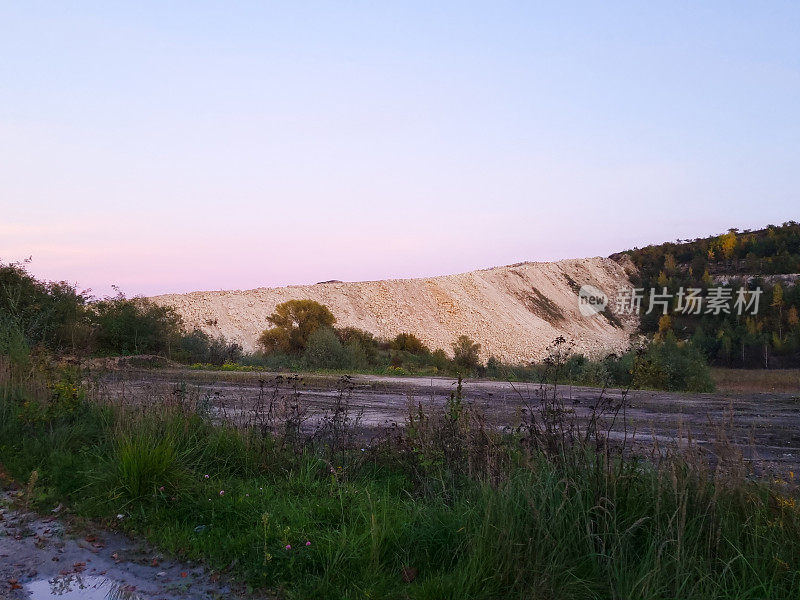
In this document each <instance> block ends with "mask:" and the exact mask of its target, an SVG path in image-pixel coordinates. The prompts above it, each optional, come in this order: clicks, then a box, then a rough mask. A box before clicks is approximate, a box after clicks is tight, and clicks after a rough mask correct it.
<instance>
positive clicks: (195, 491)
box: [0, 356, 800, 599]
mask: <svg viewBox="0 0 800 600" xmlns="http://www.w3.org/2000/svg"><path fill="white" fill-rule="evenodd" d="M18 359H19V357H17V358H16V359H12V358H10V357H8V356H6V357H4V358H2V359H0V463H2V465H3V467H4V470H5V471H7V472H8V473H10V474H11V475H12V476H13V477H14V478H16V480H17V481H19V482H20V483H22V484H23V497H22V500H23V502H25V503H26V504H27V505H28V506H29V507H33V508H36V509H39V510H41V511H48V510H50V509H52V508H53V507H54V506H55V505H57V504H58V503H64V504H65V505H67V506H68V507H69V509H70V510H71V511H72V512H73V513H74V514H76V515H79V516H82V517H87V518H92V519H96V520H99V521H100V522H101V523H103V524H105V526H106V527H112V528H121V529H123V530H125V531H127V532H130V533H133V534H137V535H143V536H145V537H147V538H148V539H149V540H151V541H152V542H154V543H156V544H157V545H158V546H159V547H160V548H162V549H163V550H164V551H167V552H171V553H173V554H175V555H176V556H178V557H181V558H184V559H187V558H192V559H200V560H203V561H205V562H206V563H207V564H208V565H209V566H210V567H211V568H212V569H214V570H216V571H218V572H222V571H225V572H228V573H230V574H231V575H233V576H235V577H237V578H241V579H242V580H244V581H246V582H247V583H248V584H249V585H250V586H252V587H254V588H258V589H264V590H272V591H275V592H277V593H278V595H279V596H281V597H286V598H312V597H313V598H430V599H441V598H453V599H469V598H475V599H478V598H487V599H488V598H526V599H529V598H542V599H545V598H546V599H550V598H609V599H610V598H637V599H667V598H669V599H672V598H682V599H690V598H698V599H700V598H702V599H710V598H736V599H746V598H759V599H762V598H776V599H777V598H794V597H797V595H798V593H800V513H798V509H797V507H796V505H795V498H794V496H793V493H794V492H793V489H792V488H791V486H790V485H789V484H788V483H786V482H776V483H759V482H755V481H753V480H752V479H750V478H749V477H748V476H747V473H746V471H745V470H744V469H743V466H742V463H741V462H738V461H736V460H729V461H726V462H720V463H719V464H718V465H717V468H716V469H710V468H708V467H707V465H706V463H705V462H704V461H702V460H700V459H699V458H698V455H697V454H696V453H694V452H691V451H690V452H686V453H681V454H677V453H670V454H668V455H664V456H662V457H661V458H659V459H658V460H656V461H655V462H643V461H639V460H636V459H635V458H633V457H631V456H630V455H629V454H628V453H622V452H621V451H618V450H621V449H617V450H615V449H613V448H611V447H609V446H608V445H606V444H605V443H604V440H603V436H602V435H601V433H600V428H599V426H598V424H599V421H591V420H590V422H589V424H588V425H587V426H585V427H581V426H579V425H578V424H577V423H576V422H575V421H573V420H572V418H571V416H570V412H569V411H568V410H567V409H566V408H565V407H564V406H563V405H562V404H561V403H560V400H559V396H558V394H557V389H556V388H555V387H551V388H549V389H550V390H551V393H550V394H549V395H548V397H547V398H546V400H545V402H544V405H543V406H542V407H541V409H536V410H534V411H532V412H530V413H527V414H524V415H520V420H519V422H518V423H517V424H516V425H515V427H514V428H513V429H512V430H510V431H508V432H505V433H500V432H496V431H494V430H493V429H492V428H491V427H489V426H488V424H487V423H486V421H485V420H484V419H483V418H482V416H481V414H480V412H479V411H477V410H476V409H474V408H472V407H471V406H470V405H469V403H468V401H467V398H465V396H464V393H463V392H462V390H461V387H460V386H459V388H458V389H457V390H455V391H454V393H453V394H452V396H451V398H450V401H449V402H448V403H447V406H446V407H445V408H444V409H443V410H442V411H440V412H436V413H429V414H425V413H423V412H422V411H421V409H416V408H412V409H411V410H410V413H409V416H408V420H407V423H406V427H405V428H404V429H401V430H399V431H393V432H391V433H390V434H389V435H387V436H385V437H382V438H380V439H375V440H371V441H370V442H369V443H367V442H366V441H363V440H359V439H358V437H357V435H356V434H357V432H356V430H355V426H354V425H355V423H356V421H357V417H356V416H355V415H353V413H352V411H351V410H350V407H349V403H348V387H347V380H346V379H345V380H343V382H342V387H341V389H340V394H339V397H338V400H337V402H336V403H335V406H334V408H333V409H332V411H331V413H330V414H328V415H326V417H325V418H324V419H322V421H321V422H320V424H319V425H318V426H317V427H316V428H315V429H314V430H313V431H308V430H305V429H303V428H302V427H301V422H300V420H299V418H298V415H297V414H296V412H294V411H295V408H294V407H296V405H297V402H296V400H297V398H296V396H295V395H293V394H292V393H284V392H281V391H279V390H278V388H277V387H276V388H275V390H274V392H270V391H269V390H266V391H265V394H264V402H263V403H260V404H259V405H258V406H256V407H255V408H254V409H253V414H251V415H248V417H247V418H246V419H244V420H243V421H242V422H240V423H238V425H236V426H234V425H233V424H230V423H221V422H215V421H214V420H213V419H212V418H211V417H210V413H209V410H208V408H209V407H208V406H207V405H206V404H205V403H203V402H195V401H194V400H193V399H190V398H188V397H186V396H184V395H182V394H181V393H176V394H172V395H170V396H169V397H168V398H164V399H163V403H162V404H161V405H160V406H161V408H160V410H159V411H153V410H152V408H150V409H147V410H145V409H141V410H140V409H137V407H135V406H134V407H131V406H123V405H113V404H100V403H98V402H97V401H96V400H94V399H93V395H92V390H90V389H86V388H85V387H84V386H83V385H82V384H81V381H80V377H79V374H78V373H77V372H75V371H71V370H62V369H57V368H54V367H52V366H50V364H49V363H48V362H46V361H44V362H42V361H37V360H36V358H35V357H33V358H31V357H29V360H27V361H24V360H23V361H20V360H18ZM562 366H563V365H562ZM595 408H596V411H597V413H598V414H599V413H600V412H602V411H609V413H610V416H613V415H615V414H618V413H619V411H620V409H621V408H622V407H621V405H619V404H617V405H611V404H610V403H608V402H605V401H603V399H602V398H600V399H599V400H598V403H597V406H596V407H595ZM786 479H787V480H788V481H789V483H791V479H792V477H791V476H790V475H788V474H787V476H786Z"/></svg>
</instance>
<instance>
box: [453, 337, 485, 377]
mask: <svg viewBox="0 0 800 600" xmlns="http://www.w3.org/2000/svg"><path fill="white" fill-rule="evenodd" d="M452 348H453V361H454V362H455V363H456V365H458V366H459V367H462V368H464V369H467V370H472V369H475V368H477V367H478V366H479V365H480V364H481V361H480V353H481V345H480V344H477V343H475V342H474V341H473V340H472V338H470V337H469V336H466V335H460V336H458V339H457V340H456V341H455V342H453V345H452Z"/></svg>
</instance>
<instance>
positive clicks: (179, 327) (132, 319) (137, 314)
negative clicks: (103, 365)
mask: <svg viewBox="0 0 800 600" xmlns="http://www.w3.org/2000/svg"><path fill="white" fill-rule="evenodd" d="M90 311H91V320H92V323H93V324H94V326H95V332H96V333H95V335H96V344H97V351H98V352H100V353H101V354H112V355H113V354H121V355H125V354H166V355H167V356H169V355H170V354H171V352H172V349H173V348H177V346H178V345H179V344H180V339H181V336H182V335H183V320H182V319H181V316H180V315H179V314H178V313H177V311H176V310H175V309H174V308H172V307H171V306H159V305H158V304H156V303H155V302H153V301H151V300H148V299H147V298H126V297H125V296H123V295H122V294H121V293H120V294H118V295H117V296H115V297H113V298H106V299H105V300H101V301H100V302H95V303H94V304H92V305H91V306H90Z"/></svg>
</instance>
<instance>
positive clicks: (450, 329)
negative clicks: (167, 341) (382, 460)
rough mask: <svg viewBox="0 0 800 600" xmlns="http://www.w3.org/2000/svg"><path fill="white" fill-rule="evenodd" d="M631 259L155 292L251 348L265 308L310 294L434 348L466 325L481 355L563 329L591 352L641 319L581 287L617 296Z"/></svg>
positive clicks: (347, 322) (537, 353)
mask: <svg viewBox="0 0 800 600" xmlns="http://www.w3.org/2000/svg"><path fill="white" fill-rule="evenodd" d="M626 268H628V269H630V268H631V267H630V266H629V265H626V266H625V267H623V266H622V265H620V264H619V263H617V262H615V261H613V260H611V259H608V258H588V259H575V260H563V261H559V262H552V263H521V264H516V265H509V266H505V267H495V268H492V269H485V270H481V271H471V272H469V273H461V274H458V275H445V276H441V277H426V278H421V279H390V280H384V281H363V282H352V283H351V282H338V281H332V282H326V283H318V284H315V285H298V286H288V287H281V288H258V289H254V290H240V291H216V292H192V293H188V294H166V295H163V296H155V297H153V298H152V300H153V301H155V302H157V303H158V304H161V305H169V306H173V307H175V308H176V309H177V311H178V312H179V313H180V314H181V316H182V317H183V319H184V321H185V323H186V325H187V326H188V327H189V328H190V329H191V328H195V327H196V328H199V329H202V330H203V331H205V332H207V333H209V334H212V335H220V334H221V335H224V336H225V337H226V338H227V339H229V340H233V341H236V342H238V343H240V344H241V345H242V346H243V347H244V348H245V350H249V351H252V350H254V349H255V348H256V340H257V339H258V336H259V334H260V333H261V332H262V331H263V330H264V329H266V328H267V327H268V326H269V324H268V323H267V316H268V315H270V314H271V313H272V311H273V310H274V309H275V306H276V305H278V304H279V303H281V302H285V301H286V300H293V299H306V298H309V299H312V300H316V301H317V302H321V303H322V304H325V305H326V306H327V307H328V308H330V310H331V311H332V312H333V314H334V315H335V316H336V319H337V326H353V327H359V328H361V329H366V330H367V331H370V332H371V333H373V334H374V335H376V336H378V337H382V338H391V337H394V336H395V335H397V334H398V333H402V332H411V333H414V334H416V335H417V336H418V337H419V338H420V339H422V340H423V341H424V342H425V343H426V344H427V345H428V346H430V347H431V348H432V349H436V348H442V349H444V350H445V351H447V352H448V354H450V353H451V351H450V345H451V344H452V343H453V341H455V339H456V338H457V337H458V336H459V335H462V334H463V335H468V336H469V337H471V338H472V339H474V340H476V341H478V342H480V344H481V347H482V350H481V357H482V359H483V360H486V359H487V358H488V357H490V356H495V357H497V358H498V359H501V360H503V361H506V362H512V363H522V362H527V361H531V360H536V359H540V358H542V357H543V356H545V355H546V349H547V346H548V345H549V344H551V343H552V342H553V340H555V339H556V338H557V337H558V336H563V337H564V338H566V339H567V340H569V341H571V342H573V343H574V344H575V348H576V350H577V351H580V352H583V353H585V354H587V355H590V356H601V355H605V354H607V353H609V352H619V351H621V350H624V349H626V348H627V347H628V343H629V335H630V333H631V332H632V331H633V330H634V328H635V327H636V321H635V319H632V318H630V317H628V318H624V317H623V316H622V315H618V317H619V320H617V319H615V318H611V319H609V318H607V317H605V316H602V315H595V316H591V317H585V316H582V315H581V313H580V311H579V309H578V295H577V291H578V289H579V288H580V286H582V285H584V284H590V285H593V286H595V287H597V288H599V289H601V290H603V291H604V292H605V293H606V294H608V295H609V297H610V298H611V299H612V301H611V303H610V306H609V308H610V309H611V310H612V311H613V298H614V297H615V296H616V294H617V291H618V290H619V288H620V287H629V286H630V282H629V280H628V275H627V273H626Z"/></svg>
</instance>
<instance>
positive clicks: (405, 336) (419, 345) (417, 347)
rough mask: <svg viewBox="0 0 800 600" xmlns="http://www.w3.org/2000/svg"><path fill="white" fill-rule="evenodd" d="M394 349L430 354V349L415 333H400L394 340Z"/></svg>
mask: <svg viewBox="0 0 800 600" xmlns="http://www.w3.org/2000/svg"><path fill="white" fill-rule="evenodd" d="M392 350H396V351H398V352H409V353H411V354H428V353H429V352H430V349H429V348H428V347H427V346H426V345H425V344H424V343H423V342H422V340H420V339H419V338H418V337H417V336H415V335H414V334H413V333H400V334H398V335H397V337H396V338H394V339H393V340H392Z"/></svg>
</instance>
